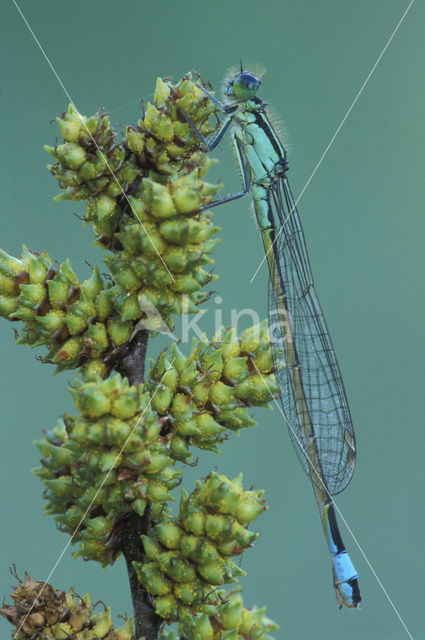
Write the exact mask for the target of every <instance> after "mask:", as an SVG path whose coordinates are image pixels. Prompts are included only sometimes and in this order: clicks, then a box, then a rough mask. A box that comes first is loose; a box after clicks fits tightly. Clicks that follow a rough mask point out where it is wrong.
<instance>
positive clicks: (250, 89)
mask: <svg viewBox="0 0 425 640" xmlns="http://www.w3.org/2000/svg"><path fill="white" fill-rule="evenodd" d="M260 87H261V80H260V78H257V76H254V74H253V73H249V72H248V71H243V72H242V73H240V74H239V75H237V76H236V78H235V79H234V81H233V93H234V94H235V96H236V97H237V98H240V99H241V100H250V99H251V98H254V96H255V95H256V94H257V91H258V89H259V88H260Z"/></svg>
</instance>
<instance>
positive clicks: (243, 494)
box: [134, 473, 266, 621]
mask: <svg viewBox="0 0 425 640" xmlns="http://www.w3.org/2000/svg"><path fill="white" fill-rule="evenodd" d="M263 493H264V492H263V491H243V488H242V475H241V474H240V475H239V476H237V477H236V478H235V479H234V480H229V479H228V478H226V477H225V476H222V475H219V474H217V473H210V474H209V475H208V476H207V477H206V478H205V479H204V480H203V481H198V482H197V485H196V489H195V490H194V491H193V492H192V493H191V494H190V495H188V494H187V493H186V492H185V491H184V490H182V498H181V502H180V510H179V515H178V517H177V518H173V517H171V516H169V517H168V519H166V518H164V517H162V518H161V521H160V522H159V523H158V524H157V525H156V526H155V527H154V528H153V530H152V531H151V532H150V533H149V535H148V536H142V540H143V546H144V550H145V553H146V556H147V559H148V562H145V563H134V566H135V569H136V572H137V575H138V578H139V581H140V582H141V584H142V585H143V586H144V587H145V589H146V590H147V591H148V592H149V593H150V594H151V595H153V596H154V603H155V610H156V612H157V613H158V615H160V616H161V617H162V618H165V619H166V620H168V621H176V620H180V621H181V620H184V619H186V618H187V617H188V616H189V618H190V617H191V616H192V614H193V613H195V612H201V613H207V614H209V615H213V614H215V613H216V612H217V605H218V604H219V602H220V598H219V596H218V593H217V590H216V587H217V586H218V585H223V584H226V583H230V582H236V577H237V576H241V575H245V572H244V571H242V570H241V569H240V568H239V567H238V566H237V565H236V564H235V563H234V562H233V561H232V560H231V557H232V556H236V555H240V554H241V553H243V552H244V551H245V549H247V548H248V547H250V546H252V543H253V541H254V540H255V539H256V538H257V537H258V535H259V534H258V533H255V532H251V531H248V529H247V527H248V525H249V524H250V523H251V522H253V521H254V520H255V519H256V518H257V517H258V516H259V515H260V514H261V513H262V512H263V511H264V510H265V509H266V507H265V505H264V500H263Z"/></svg>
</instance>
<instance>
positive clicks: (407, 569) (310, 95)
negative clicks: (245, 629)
mask: <svg viewBox="0 0 425 640" xmlns="http://www.w3.org/2000/svg"><path fill="white" fill-rule="evenodd" d="M19 4H20V6H21V8H22V11H23V13H24V15H25V16H26V18H27V20H28V22H29V24H30V25H31V27H32V29H33V30H34V33H35V34H36V35H37V37H38V38H39V40H40V43H41V44H42V46H43V47H44V48H45V50H46V53H47V55H48V56H49V58H50V59H51V61H52V64H53V66H54V67H55V69H56V71H57V73H58V74H59V76H60V77H61V79H62V81H63V83H64V85H65V87H66V88H67V90H68V91H69V93H70V95H71V96H72V98H73V100H74V101H75V104H76V105H77V107H78V109H79V110H80V111H81V112H82V113H85V114H91V113H92V112H94V111H95V110H96V109H97V108H98V107H99V106H105V107H106V108H107V110H108V111H110V113H111V116H112V120H113V122H114V123H115V124H116V125H119V124H127V123H133V122H135V121H136V120H137V118H138V114H139V106H138V101H139V100H140V99H141V98H143V99H144V100H145V101H146V100H149V99H150V98H151V97H152V93H153V90H154V86H155V79H156V77H157V76H165V75H174V76H175V77H180V76H181V75H183V74H184V73H185V72H186V71H187V70H189V69H191V68H196V69H197V70H198V71H199V72H201V73H202V75H203V77H205V78H208V79H209V80H210V81H211V82H212V84H213V86H214V87H216V88H217V89H218V87H219V84H220V81H221V78H222V75H223V74H224V72H225V70H226V68H227V67H228V66H229V65H232V64H238V62H239V58H240V57H242V59H243V60H244V62H250V61H256V62H259V63H261V64H263V65H264V66H265V67H266V68H267V74H266V76H265V78H264V80H263V90H262V96H263V97H264V99H266V100H268V101H270V103H271V104H272V105H273V106H274V107H275V109H276V110H277V111H278V112H279V114H280V116H281V117H282V118H283V120H284V125H285V129H286V130H287V134H286V139H287V141H288V144H289V149H290V165H291V172H290V179H291V184H292V188H293V191H294V193H295V195H296V196H297V194H299V192H300V191H301V189H302V188H303V186H304V185H305V183H306V181H307V180H308V178H309V177H310V175H311V173H312V171H313V169H314V167H315V165H316V163H317V162H318V160H319V158H320V156H321V155H322V153H323V151H324V149H325V148H326V146H327V144H328V143H329V141H330V139H331V137H332V135H333V134H334V132H335V130H336V128H337V126H338V125H339V123H340V122H341V120H342V118H343V117H344V115H345V113H346V111H347V109H348V108H349V106H350V104H351V103H352V100H353V99H354V97H355V95H356V93H357V91H358V90H359V89H360V87H361V85H362V83H363V81H364V80H365V78H366V76H367V74H368V73H369V71H370V69H371V67H372V65H373V64H374V63H375V61H376V60H377V57H378V55H379V53H380V52H381V50H382V48H383V47H384V45H385V43H386V42H387V40H388V38H389V37H390V35H391V33H392V32H393V30H394V28H395V26H396V24H397V22H398V21H399V19H400V18H401V16H402V14H403V12H404V11H405V9H406V8H407V6H408V0H374V2H370V1H369V0H357V1H356V2H352V1H351V0H343V1H341V0H321V1H320V2H317V1H315V0H265V1H263V2H261V3H258V2H253V1H251V0H244V1H243V2H242V1H241V0H232V1H231V2H224V1H223V0H216V1H215V2H204V1H202V0H196V1H195V0H186V1H183V2H171V1H169V2H166V1H164V0H155V1H151V0H145V1H144V2H137V1H135V0H127V1H123V2H120V3H118V2H114V1H112V0H103V1H100V0H91V2H82V1H81V0H78V1H74V2H71V3H70V2H64V1H62V0H59V1H56V2H53V1H47V0H39V1H38V2H36V3H34V2H31V1H30V0H22V1H21V2H20V3H19ZM424 18H425V15H424V5H423V4H421V3H420V2H415V3H413V6H412V8H411V10H410V12H409V13H408V15H407V17H406V19H405V20H404V22H403V24H402V25H401V27H400V29H399V31H398V33H397V34H396V35H395V37H394V40H393V41H392V43H391V44H390V46H389V48H388V50H387V52H386V53H385V55H384V57H383V59H382V60H381V62H380V64H379V65H378V67H377V69H376V71H375V73H374V74H373V76H372V77H371V79H370V82H369V83H368V85H367V86H366V88H365V90H364V92H363V94H362V95H361V97H360V99H359V100H358V103H357V104H356V105H355V107H354V109H353V111H352V113H351V114H350V116H349V117H348V119H347V121H346V123H345V125H344V126H343V127H342V129H341V131H340V133H339V135H338V136H337V138H336V139H335V142H334V143H333V145H332V147H331V148H330V150H329V153H328V154H327V156H326V158H325V159H324V161H323V163H322V165H321V166H320V168H319V170H318V172H317V174H316V175H315V176H314V178H313V180H312V181H311V184H310V185H309V187H308V189H307V190H306V192H305V194H304V195H303V197H302V201H301V202H300V204H299V209H300V212H301V216H302V219H303V224H304V229H305V234H306V238H307V243H308V247H309V251H310V257H311V261H312V267H313V271H314V274H315V279H316V284H317V288H318V291H319V294H320V297H321V301H322V304H323V307H324V309H325V312H326V316H327V320H328V324H329V327H330V329H331V333H332V336H333V340H334V343H335V347H336V350H337V354H338V358H339V361H340V365H341V368H342V371H343V375H344V379H345V385H346V388H347V391H348V395H349V399H350V403H351V409H352V413H353V417H354V421H355V427H356V433H357V440H358V450H359V457H358V465H357V470H356V474H355V476H354V480H353V482H352V484H351V485H350V487H349V488H348V489H347V491H346V492H345V493H344V494H343V495H342V496H339V498H337V504H338V506H339V507H340V509H341V510H342V513H343V515H344V517H345V519H346V521H347V522H348V523H349V526H350V527H351V529H352V531H353V533H354V535H355V536H356V538H357V540H358V541H359V543H360V544H361V546H362V547H363V549H364V552H365V554H366V556H367V558H368V560H369V561H370V563H371V564H372V566H373V568H374V570H375V571H376V573H377V575H378V576H379V578H380V580H382V583H383V584H384V586H385V588H386V589H387V591H388V593H389V594H390V596H391V598H392V599H393V601H394V604H395V606H396V607H397V608H398V610H399V611H400V615H401V616H402V617H403V619H404V620H405V623H406V625H407V626H408V628H409V629H410V632H411V633H412V634H413V635H415V634H416V633H417V634H419V630H420V628H421V625H420V617H422V615H421V612H422V611H423V606H422V603H423V588H424V584H423V579H422V575H423V573H421V571H420V570H419V567H418V550H419V549H421V548H422V546H423V544H422V543H423V540H422V535H421V534H422V533H423V525H424V518H423V510H422V507H419V503H420V502H421V503H422V501H421V497H422V490H421V488H420V487H421V481H422V480H423V474H422V464H423V454H424V441H423V435H422V434H423V425H422V421H421V409H422V402H421V387H422V385H421V382H422V383H423V362H422V361H423V346H424V345H423V340H422V332H421V326H420V316H421V312H422V308H421V305H420V303H419V302H418V289H419V282H418V280H419V276H420V274H421V273H422V272H423V261H422V255H421V251H420V232H421V230H422V229H423V217H422V215H421V213H422V204H423V199H422V172H421V171H420V165H421V164H422V163H421V161H422V158H423V142H424V141H423V138H422V137H421V134H422V131H423V113H424V112H423V99H424V94H423V83H421V82H420V74H419V70H420V66H421V65H420V62H421V58H423V48H422V43H423V24H424ZM1 48H2V59H3V70H2V81H3V97H2V107H1V108H2V123H3V135H2V153H1V162H2V168H1V175H2V177H3V188H2V198H1V203H2V208H3V211H2V214H1V219H0V232H1V233H0V237H1V240H0V245H1V246H2V248H4V249H5V250H6V251H8V252H9V253H11V254H17V253H19V251H20V247H21V245H22V243H23V242H25V243H26V244H27V245H28V246H29V247H30V248H32V249H36V250H40V251H41V250H43V249H48V251H49V253H50V255H51V256H52V257H53V258H57V259H58V260H60V261H62V260H64V259H65V258H66V257H67V256H69V257H70V258H71V260H72V264H73V266H74V268H75V269H76V271H77V273H78V275H79V276H80V277H81V278H85V277H87V274H88V268H87V266H86V265H85V261H86V260H87V261H89V262H90V263H96V262H99V261H100V260H101V258H102V254H101V252H100V250H97V249H96V248H94V247H93V246H92V244H91V242H92V237H91V234H90V231H89V230H88V229H84V228H83V227H82V225H81V224H80V222H79V221H78V219H77V218H75V217H74V216H73V213H74V212H76V213H80V214H81V213H83V206H82V205H78V204H77V203H57V204H55V203H53V202H52V198H53V196H54V195H55V194H56V193H57V191H58V188H57V186H56V184H55V181H54V180H53V179H52V178H51V176H50V175H49V172H48V171H47V170H46V169H45V165H46V164H47V163H48V162H49V157H48V156H47V154H46V153H45V152H44V151H43V149H42V145H43V144H44V143H49V144H52V142H53V141H54V140H55V137H56V135H57V128H56V126H55V125H52V124H50V120H51V119H52V118H54V117H55V116H56V115H58V114H60V112H61V111H63V110H64V109H65V108H66V106H67V103H68V100H67V98H66V96H65V95H64V92H63V90H62V88H61V87H60V85H59V83H58V81H57V79H56V78H55V77H54V75H53V73H52V71H51V69H50V68H49V67H48V65H47V63H46V60H45V59H44V58H43V56H42V54H41V52H40V50H39V49H38V47H37V46H36V44H35V42H34V40H33V38H32V36H31V35H30V33H29V31H28V29H27V27H26V26H25V24H24V23H23V21H22V19H21V17H20V16H19V14H18V12H17V10H16V8H15V6H14V5H13V3H12V2H8V3H6V2H5V3H4V4H3V34H2V37H1ZM422 62H423V60H422ZM222 146H223V148H222V149H219V150H217V152H216V153H215V156H216V157H218V158H219V159H220V165H219V168H218V170H217V171H216V176H217V177H221V178H222V179H223V181H224V183H225V191H227V192H232V191H234V190H236V189H238V188H239V179H238V172H237V167H236V163H235V162H234V159H233V157H232V153H231V150H230V148H229V145H228V144H227V143H225V144H223V145H222ZM214 215H215V220H216V222H217V223H218V224H219V225H220V226H221V227H222V237H223V242H222V243H221V245H220V246H219V247H218V249H217V250H216V252H215V258H216V262H217V266H216V273H218V274H219V275H220V279H219V280H218V282H216V283H215V286H214V288H215V289H216V290H217V291H218V293H219V295H220V296H221V297H222V299H223V303H222V304H221V305H220V306H219V308H220V310H221V312H222V314H223V322H224V323H226V324H229V322H230V310H231V309H232V308H234V309H243V308H246V307H250V308H254V309H256V310H257V311H258V313H259V314H260V316H261V317H264V316H265V314H266V300H267V274H266V269H265V268H264V267H263V268H262V270H261V272H260V274H259V275H258V276H257V278H256V279H255V281H254V283H253V284H252V285H250V284H249V280H250V277H251V275H252V274H253V272H254V270H255V269H256V267H257V265H258V262H259V260H260V259H261V257H262V247H261V242H260V239H259V236H258V233H257V231H256V228H255V224H254V220H253V215H252V210H251V207H250V204H249V199H248V198H247V199H245V200H243V201H238V202H234V203H231V204H228V205H225V206H223V207H222V208H218V209H216V210H215V211H214ZM215 308H217V309H218V305H216V303H215V302H214V300H211V301H210V312H209V313H207V314H206V315H205V320H204V321H203V322H202V323H201V326H202V328H204V329H205V330H207V331H211V328H212V326H213V321H214V313H213V312H214V311H215ZM0 333H1V335H0V359H1V366H0V376H1V387H0V394H1V407H2V411H1V415H2V433H3V437H2V447H1V456H2V462H1V478H2V520H3V526H2V531H1V541H0V549H1V563H0V581H1V589H0V594H1V597H3V596H4V595H8V593H9V586H10V584H11V583H12V582H13V580H12V578H11V576H9V574H8V567H9V565H10V564H11V563H12V562H15V563H16V564H17V567H18V571H19V573H20V574H21V575H22V574H23V572H24V570H25V569H26V570H28V571H29V572H30V574H31V575H32V576H33V577H35V578H36V579H40V580H43V579H46V578H47V576H48V575H49V572H50V571H51V569H52V567H53V566H54V564H55V562H56V560H57V558H58V556H59V554H60V553H61V551H62V549H63V548H64V546H65V544H66V542H67V541H68V537H66V536H64V535H63V534H61V533H60V532H58V531H57V530H56V529H55V524H54V521H53V519H51V518H46V517H44V516H43V515H42V506H43V500H42V498H41V493H42V488H41V483H40V482H39V481H38V480H37V479H36V478H34V477H32V476H31V474H30V471H29V469H30V468H31V467H34V466H36V465H37V460H38V454H37V450H36V449H35V447H33V445H32V444H31V442H32V440H33V439H35V438H38V437H39V434H40V430H41V429H43V428H48V427H50V426H51V425H52V424H53V423H54V422H55V420H56V417H57V416H58V415H59V414H60V413H62V412H63V411H64V410H68V411H70V410H72V402H71V398H70V397H69V394H68V393H66V392H65V390H64V386H65V384H66V382H67V381H68V380H72V378H73V374H72V373H69V374H67V375H63V374H62V375H60V376H57V377H52V369H51V368H50V367H49V366H47V365H45V366H43V365H41V364H40V363H38V362H37V361H36V360H35V355H36V354H35V353H34V352H31V351H29V350H28V349H25V348H22V347H19V348H18V347H15V346H13V334H12V326H11V325H10V324H7V323H6V322H3V321H2V322H1V323H0ZM159 346H160V343H159V341H158V342H157V343H155V342H153V343H152V345H151V354H154V353H155V351H158V349H159ZM256 417H257V418H258V419H259V420H260V427H258V428H254V429H252V430H250V431H248V432H245V433H243V434H242V436H241V437H240V438H236V437H233V438H232V439H231V441H230V442H229V443H228V444H227V446H225V447H224V452H223V455H222V456H221V457H220V458H218V457H217V456H214V455H213V454H205V455H204V456H202V460H201V463H200V465H199V467H198V468H197V469H195V470H191V471H190V473H188V475H187V478H186V486H187V487H188V488H189V489H191V488H192V486H193V482H194V479H195V478H196V477H198V476H200V475H202V474H204V473H206V472H208V470H210V469H211V468H212V467H213V466H216V467H217V468H218V469H219V471H220V472H224V473H226V474H228V475H229V476H231V477H233V476H234V475H236V473H238V472H239V471H241V470H242V471H243V473H244V479H245V484H246V485H247V486H249V485H255V486H256V487H258V488H265V489H266V497H267V501H268V505H269V510H268V511H267V512H266V513H265V514H264V515H263V516H262V517H261V519H260V520H259V522H258V525H259V528H260V530H261V532H262V535H261V537H260V538H259V540H258V541H257V543H256V545H255V548H254V549H253V550H251V551H249V552H247V553H246V554H245V556H244V558H243V568H244V569H245V570H247V571H248V577H247V578H245V579H243V588H244V598H245V601H246V604H247V605H248V606H249V605H250V604H258V605H263V604H265V605H267V608H268V614H269V615H270V617H272V618H273V619H275V620H277V621H278V622H279V623H280V625H281V628H280V631H279V632H277V634H276V637H277V638H279V639H284V638H291V639H304V638H306V639H309V638H314V639H321V638H323V639H326V640H333V639H336V638H344V639H354V638H356V639H357V638H371V639H375V638H376V639H378V638H385V639H392V638H394V639H395V638H397V639H398V638H404V637H408V636H407V633H406V631H405V630H404V629H403V627H402V625H401V624H400V622H399V620H398V619H397V617H396V615H395V613H394V611H393V609H392V608H391V606H390V604H389V602H388V600H387V599H386V598H385V596H384V593H383V591H382V589H381V587H380V586H379V584H378V582H377V580H376V578H375V577H374V576H373V575H372V572H371V569H370V568H369V567H368V566H367V564H366V562H365V560H364V559H363V557H362V556H361V554H360V552H359V550H358V548H357V547H356V545H355V543H354V542H353V540H352V538H351V536H350V534H349V533H348V531H347V530H346V529H345V527H342V533H343V537H344V540H345V543H346V545H347V547H348V548H349V550H350V553H351V555H352V558H353V561H354V562H355V565H356V567H357V569H358V571H359V574H360V585H361V590H362V595H363V599H364V601H363V603H362V605H361V609H360V610H359V611H356V612H350V611H346V610H344V611H339V610H338V609H337V606H336V602H335V600H334V593H333V588H332V584H331V575H330V562H329V558H328V552H327V550H326V547H325V543H324V540H323V535H322V531H321V525H320V521H319V518H318V516H317V513H316V508H315V503H314V499H313V494H312V491H311V488H310V486H309V483H308V481H307V479H306V477H305V476H304V474H303V472H302V471H301V468H300V467H299V465H298V462H297V459H296V456H295V454H294V451H293V450H292V447H291V444H290V441H289V437H288V434H287V432H286V428H285V427H284V425H283V424H282V420H281V419H280V417H279V415H278V413H277V412H276V411H274V412H273V413H271V412H264V411H263V412H260V411H257V413H256ZM51 581H52V582H53V583H54V585H55V586H57V587H60V588H67V587H68V586H69V585H75V586H76V590H77V592H79V593H85V592H86V591H87V590H90V591H91V592H92V596H93V598H94V600H97V599H98V598H100V599H103V600H104V601H106V602H108V603H109V604H111V605H112V608H113V611H114V613H115V615H117V614H118V613H124V612H126V611H127V612H128V613H130V614H131V605H130V601H129V589H128V586H127V580H126V573H125V570H124V566H123V562H118V563H117V565H116V566H114V567H113V568H110V569H107V570H106V571H104V570H102V569H101V568H100V567H98V566H95V565H93V564H87V563H84V562H83V561H82V560H73V559H72V557H71V554H70V551H69V549H68V551H67V552H66V553H65V555H64V557H63V558H62V560H61V561H60V562H59V564H58V566H57V568H56V570H55V572H54V575H53V577H52V579H51ZM8 599H9V598H8ZM0 625H1V629H2V637H8V634H9V629H8V625H7V624H6V623H5V622H4V621H3V620H2V621H1V622H0ZM422 628H423V627H422Z"/></svg>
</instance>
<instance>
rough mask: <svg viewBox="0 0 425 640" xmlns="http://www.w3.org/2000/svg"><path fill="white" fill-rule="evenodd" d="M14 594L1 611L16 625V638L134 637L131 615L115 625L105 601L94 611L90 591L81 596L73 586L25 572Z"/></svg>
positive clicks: (83, 639)
mask: <svg viewBox="0 0 425 640" xmlns="http://www.w3.org/2000/svg"><path fill="white" fill-rule="evenodd" d="M15 577H17V576H16V575H15ZM18 580H19V578H18ZM11 595H12V600H13V604H12V605H5V604H4V605H3V608H2V609H0V614H1V615H2V616H4V617H5V618H6V619H7V620H8V621H9V622H10V623H11V624H12V625H14V627H16V631H15V633H14V635H13V638H14V639H15V640H65V639H66V638H73V640H133V639H134V632H133V625H132V621H131V619H130V618H129V619H128V620H127V621H126V622H125V624H124V625H123V626H122V627H120V628H119V629H114V625H113V623H112V615H111V609H110V608H109V607H106V606H105V605H104V611H100V612H99V613H94V610H93V607H92V604H91V598H90V594H89V593H87V594H86V595H85V596H84V597H83V598H80V596H77V594H76V593H75V592H74V590H73V589H72V588H71V589H69V591H67V592H65V591H61V590H60V589H54V588H53V587H52V585H50V584H49V583H45V582H36V581H35V580H33V579H32V578H31V577H30V576H29V575H28V573H25V581H22V580H19V585H18V586H17V587H14V588H13V593H12V594H11ZM29 611H30V613H29V615H28V612H29Z"/></svg>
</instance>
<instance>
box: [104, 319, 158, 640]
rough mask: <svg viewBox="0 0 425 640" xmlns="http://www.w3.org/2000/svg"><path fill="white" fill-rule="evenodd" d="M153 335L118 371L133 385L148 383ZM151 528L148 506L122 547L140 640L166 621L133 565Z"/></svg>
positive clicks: (152, 638) (127, 525)
mask: <svg viewBox="0 0 425 640" xmlns="http://www.w3.org/2000/svg"><path fill="white" fill-rule="evenodd" d="M148 337H149V333H148V331H146V330H143V331H139V332H138V333H137V334H136V335H135V336H134V337H133V339H132V340H131V341H130V343H129V345H128V350H127V353H126V354H125V356H123V357H122V358H121V359H120V361H119V364H117V365H116V366H115V369H116V370H117V371H118V372H119V373H120V374H121V375H122V376H123V377H126V378H127V379H128V381H129V383H130V384H131V385H137V384H140V383H142V382H143V381H144V374H145V357H146V348H147V344H148ZM150 526H151V510H150V504H149V503H148V505H147V507H146V510H145V513H144V514H143V516H140V515H139V514H138V513H131V514H129V515H128V517H127V518H126V519H125V521H124V528H123V530H122V537H121V548H122V552H123V555H124V557H125V560H126V563H127V571H128V579H129V582H130V590H131V599H132V601H133V610H134V628H135V633H136V638H145V639H146V640H156V639H157V638H158V633H159V629H160V627H161V625H162V623H163V620H162V618H160V616H158V615H157V614H156V613H155V610H154V607H153V603H152V597H151V596H150V595H149V593H148V592H147V591H146V590H145V589H144V588H143V587H142V585H141V584H140V583H139V581H138V580H137V575H136V572H135V570H134V567H133V562H134V561H136V562H143V561H144V554H143V548H142V542H141V540H140V536H141V535H142V534H145V533H147V532H148V530H149V529H150Z"/></svg>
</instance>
